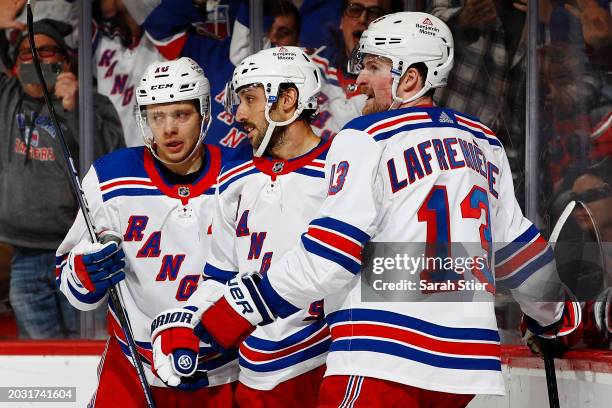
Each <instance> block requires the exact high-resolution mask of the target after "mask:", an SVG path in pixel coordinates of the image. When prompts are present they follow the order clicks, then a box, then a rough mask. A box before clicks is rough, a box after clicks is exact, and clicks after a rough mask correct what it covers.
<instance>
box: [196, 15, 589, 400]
mask: <svg viewBox="0 0 612 408" xmlns="http://www.w3.org/2000/svg"><path fill="white" fill-rule="evenodd" d="M356 51H357V52H356V53H355V55H354V58H353V64H352V65H353V67H354V68H356V69H360V72H359V77H358V79H357V84H358V85H359V86H362V87H363V88H364V91H365V93H366V95H367V97H368V99H367V101H366V105H365V108H364V113H365V114H366V115H365V116H362V117H360V118H357V119H355V120H353V121H351V122H349V123H348V124H347V125H346V126H345V127H344V129H343V130H342V131H340V133H339V134H338V135H337V136H336V137H335V139H334V141H333V142H332V145H331V147H330V150H329V153H328V155H327V158H326V161H325V172H326V180H327V182H328V185H329V190H328V196H327V198H326V199H325V201H324V203H323V206H322V208H321V209H320V211H319V213H318V215H317V216H316V217H315V219H314V220H313V221H311V222H310V224H309V226H308V229H307V231H306V233H304V234H303V235H302V237H301V242H300V244H299V245H297V246H296V247H294V248H293V249H292V250H290V251H288V252H287V253H285V255H284V256H283V257H282V258H281V259H276V260H275V262H274V263H273V264H272V265H271V267H270V269H269V270H268V272H267V273H266V275H265V276H264V278H263V280H261V281H259V278H258V277H257V276H256V275H249V274H240V275H239V276H237V277H236V278H235V279H232V280H231V281H230V282H229V283H228V285H227V286H226V288H225V290H224V291H223V295H222V297H221V298H220V300H218V301H216V299H215V298H214V296H211V298H210V299H209V301H210V302H211V303H214V305H213V306H211V307H209V308H208V309H207V310H205V311H204V313H203V315H202V318H201V324H202V326H203V327H204V328H205V331H206V332H207V333H205V334H207V335H208V336H209V337H210V338H211V339H212V340H213V341H214V342H216V343H217V344H218V345H219V346H220V347H222V348H227V347H230V346H231V345H233V344H236V343H237V342H238V341H240V340H241V339H243V338H244V337H245V336H246V335H247V334H249V333H251V331H252V330H253V326H255V325H265V324H267V323H269V322H270V321H272V320H274V319H275V317H276V316H278V317H284V316H287V315H290V314H292V313H295V312H296V311H297V310H299V309H302V308H305V307H307V305H308V304H309V303H310V302H312V301H313V300H315V299H320V298H324V301H325V312H326V319H327V322H328V324H329V326H330V331H331V336H332V343H331V345H330V352H329V354H328V357H327V361H326V364H327V371H326V374H325V379H324V380H323V384H322V387H321V391H320V395H319V398H320V401H319V404H320V405H319V406H321V407H338V406H343V407H344V406H347V407H348V406H351V407H387V406H396V407H424V406H427V407H464V406H466V405H467V404H468V402H469V401H470V400H471V399H472V398H473V396H474V394H503V392H504V386H503V380H502V376H501V362H500V346H499V335H498V332H497V327H496V322H495V314H494V309H493V302H492V296H491V297H490V298H489V300H490V301H488V302H486V301H485V302H478V303H471V302H461V303H457V302H449V301H445V302H427V303H424V302H367V301H364V300H363V299H362V286H366V287H367V286H368V280H367V279H364V276H363V273H365V272H366V269H364V270H363V272H362V271H361V256H362V248H363V246H364V244H366V243H368V242H371V243H372V244H379V245H382V243H383V242H392V243H396V244H401V243H404V244H403V245H404V246H406V245H407V243H418V242H421V243H428V244H429V245H435V244H437V246H434V248H436V249H440V250H443V249H444V248H449V247H450V243H452V242H462V243H470V242H471V243H477V244H478V245H479V246H480V245H482V251H484V255H482V256H481V260H484V263H483V264H481V266H480V267H479V268H476V267H474V268H471V272H470V273H472V274H473V276H474V277H480V279H481V283H483V284H484V285H485V287H487V288H488V289H489V290H491V291H493V290H494V285H495V282H494V279H493V276H492V272H493V270H494V271H495V275H496V280H497V282H498V283H500V284H501V283H503V284H505V285H506V286H507V287H509V288H510V289H511V291H512V292H513V294H514V296H515V298H516V299H517V300H518V301H519V303H520V305H521V307H522V309H523V311H524V312H525V315H526V316H528V317H526V318H525V319H526V322H527V325H528V327H529V328H530V330H531V331H532V332H534V333H537V334H539V335H541V336H545V337H549V338H556V339H557V341H559V342H562V341H567V340H568V339H569V338H570V337H571V336H570V334H572V333H576V332H577V331H579V329H580V311H579V308H578V307H577V305H576V303H574V302H571V301H567V302H566V301H565V296H564V291H563V287H562V286H561V284H560V283H559V280H558V276H557V274H556V270H555V266H554V263H553V262H554V258H553V254H552V251H551V249H550V247H549V246H548V245H547V243H546V242H545V241H544V239H543V238H542V237H541V235H540V233H539V232H538V230H537V229H536V227H535V226H534V225H533V224H532V223H531V222H530V221H529V220H527V219H526V218H525V217H524V216H523V215H522V213H521V210H520V207H519V205H518V203H517V202H516V199H515V197H514V192H513V186H512V177H511V173H510V168H509V166H508V159H507V157H506V155H505V153H504V150H503V147H502V145H501V143H500V142H499V140H498V139H497V138H496V137H495V135H494V134H493V133H492V132H491V131H490V130H489V129H488V128H487V127H486V126H484V125H483V124H481V123H480V122H479V121H478V120H477V119H475V118H470V117H467V116H465V115H463V114H461V113H459V112H455V111H452V110H449V109H443V108H438V107H434V106H432V93H433V90H434V89H435V88H437V87H442V86H444V85H445V84H446V79H447V77H448V74H449V71H450V70H451V68H452V63H453V38H452V35H451V32H450V30H449V29H448V27H447V26H446V25H445V24H444V23H443V22H442V21H440V20H439V19H438V18H435V17H433V16H431V15H428V14H425V13H410V12H403V13H395V14H390V15H388V16H385V17H382V18H379V19H377V20H375V21H374V22H372V23H371V24H370V25H369V27H368V30H367V31H366V32H365V33H364V34H363V36H362V37H361V39H360V42H359V48H358V50H356ZM372 244H370V245H372ZM419 272H426V271H425V270H421V271H419ZM432 272H435V270H433V271H432ZM439 272H445V271H443V270H442V271H439ZM448 272H449V276H452V275H453V274H455V276H456V275H457V274H456V273H455V271H454V270H449V271H448ZM478 272H480V273H478ZM425 275H426V274H425ZM417 276H419V274H417ZM405 278H409V275H408V274H406V276H405ZM544 293H545V296H542V295H543V294H544ZM406 294H407V295H410V293H409V292H406ZM416 295H418V294H416V293H415V296H416ZM434 295H435V296H442V295H443V294H442V293H437V294H436V293H434ZM480 295H482V296H484V295H486V293H484V294H483V293H480V294H479V296H480ZM489 295H490V294H489ZM533 300H546V302H534V301H533Z"/></svg>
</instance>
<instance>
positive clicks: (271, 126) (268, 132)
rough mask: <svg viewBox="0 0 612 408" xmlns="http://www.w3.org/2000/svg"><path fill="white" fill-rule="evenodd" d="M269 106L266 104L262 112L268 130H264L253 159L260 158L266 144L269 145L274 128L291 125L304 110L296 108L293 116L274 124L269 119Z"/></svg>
mask: <svg viewBox="0 0 612 408" xmlns="http://www.w3.org/2000/svg"><path fill="white" fill-rule="evenodd" d="M271 106H272V105H271V104H266V108H265V110H264V115H265V116H266V120H267V121H268V130H266V134H265V135H264V138H263V140H262V141H261V144H260V145H259V147H258V148H257V150H255V151H254V152H253V156H255V157H261V156H262V155H263V154H264V152H265V151H266V148H267V147H268V143H270V138H272V132H274V128H276V127H277V126H287V125H288V124H290V123H293V122H294V121H295V120H296V119H297V118H298V116H300V113H302V110H303V109H304V108H302V107H298V108H297V109H296V110H295V112H294V113H293V116H291V117H290V118H289V119H287V120H285V121H283V122H276V121H274V120H272V119H271V118H270V107H271Z"/></svg>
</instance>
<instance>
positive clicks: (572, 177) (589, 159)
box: [0, 0, 612, 348]
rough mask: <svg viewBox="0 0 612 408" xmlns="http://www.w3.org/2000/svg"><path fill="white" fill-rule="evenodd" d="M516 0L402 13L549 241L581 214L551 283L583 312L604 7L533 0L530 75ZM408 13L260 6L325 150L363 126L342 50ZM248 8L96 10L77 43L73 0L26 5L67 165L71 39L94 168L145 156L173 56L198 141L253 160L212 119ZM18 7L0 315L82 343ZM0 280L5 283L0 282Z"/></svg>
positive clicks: (523, 6)
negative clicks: (289, 61) (313, 81)
mask: <svg viewBox="0 0 612 408" xmlns="http://www.w3.org/2000/svg"><path fill="white" fill-rule="evenodd" d="M527 1H528V0H429V1H424V0H421V1H416V2H410V4H415V5H416V9H417V10H415V11H426V12H429V13H431V14H433V15H435V16H437V17H439V18H440V19H442V20H444V21H445V22H446V23H447V24H448V25H449V27H450V28H451V30H452V31H453V36H454V41H455V48H454V49H455V67H454V69H453V71H452V74H451V76H450V78H449V83H448V86H447V87H446V88H443V89H440V90H438V91H436V93H435V97H434V100H435V101H436V103H437V104H439V105H441V106H445V107H448V108H451V109H456V110H458V111H461V112H465V113H468V114H470V115H473V116H475V117H478V118H480V120H481V121H482V122H483V123H485V124H487V125H488V126H489V127H490V128H491V129H492V130H493V131H494V132H495V133H496V135H497V137H498V138H499V139H500V140H501V141H502V143H503V144H504V147H505V149H506V152H507V154H508V157H509V158H510V161H511V166H512V170H513V175H514V182H515V189H516V193H517V197H518V198H519V202H521V203H523V200H524V193H525V185H526V183H528V182H529V181H530V180H531V181H533V180H537V181H538V185H539V186H540V187H539V190H540V191H539V214H538V217H539V220H533V221H538V222H539V223H540V225H541V226H542V229H543V231H544V232H545V233H548V234H550V233H551V232H552V230H553V227H554V226H555V224H556V222H557V220H558V219H559V217H560V215H561V214H562V212H563V210H564V209H565V208H566V207H567V205H568V203H570V202H572V201H576V202H578V203H579V205H577V206H576V207H575V209H574V210H573V211H572V214H571V216H570V218H569V220H568V222H567V225H565V226H564V233H563V234H562V237H563V239H564V240H566V241H567V242H573V243H574V244H576V243H580V245H574V246H573V247H574V249H575V253H574V254H573V255H568V254H567V253H564V254H563V256H561V257H559V256H558V259H557V260H558V263H559V264H560V265H561V266H560V268H559V272H560V274H561V276H562V279H563V280H564V281H565V283H566V284H568V286H570V287H571V288H572V289H573V290H575V291H577V292H578V293H579V296H580V297H581V299H580V300H581V301H584V302H585V310H591V309H592V308H593V301H594V300H596V299H598V300H599V301H601V300H602V299H607V298H606V296H609V295H608V292H607V291H606V288H607V287H609V286H610V282H611V274H612V244H611V242H612V215H611V214H612V188H611V171H610V169H611V166H612V163H611V161H612V159H611V157H610V156H611V155H612V14H611V13H612V1H610V0H569V1H568V0H541V1H539V3H538V29H537V30H536V32H529V35H535V36H537V39H538V41H537V42H538V50H537V51H538V54H537V55H538V64H537V66H538V72H528V70H527V51H528V50H527V46H528V43H527V39H528V19H527V10H528V8H529V4H528V3H527ZM405 3H406V4H408V2H403V1H395V0H354V1H349V0H333V1H329V0H296V1H290V0H262V1H261V5H262V10H263V11H262V13H263V21H262V27H261V28H262V30H263V33H264V34H265V38H264V47H270V46H292V45H297V46H301V47H304V48H305V49H306V50H307V53H308V54H309V55H310V56H311V58H312V60H313V61H314V62H315V63H316V64H317V65H318V67H319V69H320V72H321V75H322V77H323V79H324V81H323V87H322V90H321V93H320V95H319V106H320V110H319V113H318V116H317V117H316V118H315V119H314V120H313V122H312V125H313V129H314V130H315V132H316V133H317V134H318V135H319V136H321V137H322V138H325V139H327V138H331V137H333V136H334V135H335V134H336V133H337V132H338V131H339V130H340V129H341V128H342V126H343V125H344V124H345V123H347V122H348V121H349V120H351V119H353V118H355V117H357V116H359V115H360V114H361V108H362V106H363V105H364V103H365V99H366V96H365V95H362V94H361V93H360V90H359V89H357V87H356V86H355V78H354V77H352V76H351V75H350V74H349V73H348V72H347V68H346V67H347V61H348V59H349V57H350V54H351V51H352V49H353V47H354V46H355V44H356V43H357V42H358V40H359V38H360V36H361V34H362V33H363V31H365V29H366V27H367V25H368V24H369V23H370V22H371V21H373V20H375V19H376V18H378V17H381V16H383V15H385V14H388V13H391V12H395V11H401V10H404V7H405ZM249 4H250V2H249V1H248V0H220V1H204V0H162V1H159V0H96V1H95V2H94V12H93V21H92V24H93V28H94V29H93V38H91V39H83V38H79V36H78V33H77V32H76V30H75V27H77V26H78V2H74V1H64V0H48V1H44V2H43V1H41V2H37V6H36V8H35V18H36V20H37V21H36V23H35V26H34V30H35V34H36V36H35V39H36V42H37V44H36V45H37V49H38V52H39V56H40V58H41V62H42V63H44V64H47V67H48V75H49V79H50V80H51V82H52V84H53V89H52V94H53V95H54V102H55V103H56V104H57V108H56V110H57V112H58V113H59V115H60V120H61V123H62V125H63V126H65V129H64V131H65V134H66V136H67V138H68V144H69V148H70V151H71V153H72V155H73V157H74V158H75V160H77V161H78V157H79V155H78V151H79V149H78V138H79V133H78V132H79V130H78V129H79V123H78V108H79V107H78V79H77V75H78V73H77V66H76V60H77V59H76V57H77V54H76V47H77V44H78V42H79V41H91V44H92V50H93V61H92V64H93V75H94V77H95V86H96V91H95V92H96V93H95V95H94V98H93V101H94V118H95V123H94V129H95V134H94V135H91V136H92V138H93V140H94V145H95V155H96V157H99V156H101V155H103V154H105V153H107V152H110V151H112V150H115V149H118V148H121V147H124V146H137V145H141V144H142V137H141V132H140V129H139V128H138V125H137V122H136V111H135V109H136V108H135V106H136V105H135V89H136V87H137V85H138V82H139V81H140V78H141V77H142V75H143V73H144V71H145V69H146V67H147V66H148V65H149V64H150V63H152V62H154V61H159V60H163V59H176V58H178V57H181V56H187V57H190V58H192V59H193V60H195V61H196V62H197V63H198V64H199V65H200V66H201V67H202V68H203V70H204V72H205V74H206V76H207V77H208V79H209V81H210V84H211V98H212V115H213V116H212V119H213V120H212V123H211V126H210V130H209V132H208V136H207V139H206V142H207V143H211V144H216V145H218V146H220V147H221V148H222V150H223V153H224V154H226V155H237V156H238V155H246V154H251V148H250V145H249V144H248V140H247V134H246V133H245V131H244V129H242V128H241V127H240V126H239V124H237V123H236V122H235V120H234V117H233V116H232V115H231V114H230V113H228V112H226V111H225V110H224V108H223V100H224V92H225V85H226V83H227V82H228V80H229V79H230V76H231V75H232V72H233V70H234V68H235V66H236V65H237V64H238V63H240V61H241V60H242V59H243V58H245V57H246V56H248V55H249V44H250V41H249V36H250V28H249V22H250V19H249ZM24 5H25V0H0V30H2V31H1V32H0V57H1V61H2V67H1V68H2V71H1V72H0V243H2V244H7V246H2V247H1V248H10V250H11V251H12V258H11V261H10V298H9V297H8V294H7V293H6V290H5V292H4V293H0V301H3V302H4V304H5V305H7V304H8V302H7V300H10V307H11V308H12V311H13V313H14V315H15V320H16V323H17V329H18V333H19V337H20V338H64V337H78V336H79V328H78V314H77V312H76V310H75V309H72V308H71V307H70V306H69V305H68V304H67V302H66V301H65V299H63V297H62V296H61V295H60V293H59V292H58V290H57V288H56V286H55V277H54V273H55V272H54V265H55V259H54V253H55V250H56V248H57V246H58V245H59V243H60V242H61V240H62V238H63V237H64V235H65V234H66V232H67V230H68V228H69V226H70V224H71V223H72V220H73V218H74V216H75V214H76V211H77V204H76V201H75V200H74V198H73V195H72V193H71V192H70V186H69V182H68V178H67V173H66V169H65V168H64V163H63V159H62V158H61V154H60V151H59V147H58V145H57V141H56V135H55V130H54V128H53V126H52V125H51V122H50V119H49V115H48V112H47V109H46V107H45V105H44V102H43V100H42V99H41V95H42V94H41V89H40V85H38V84H37V81H36V77H35V76H34V71H33V70H32V69H31V60H32V58H31V55H30V54H29V48H28V45H29V40H28V39H27V38H26V36H25V12H24ZM39 39H40V42H39ZM529 75H536V76H537V79H538V84H539V86H538V89H537V93H536V94H535V95H533V94H532V97H535V98H536V99H537V100H536V101H534V99H533V98H532V99H530V101H531V102H530V103H536V104H537V105H538V107H539V116H538V120H537V126H536V127H532V128H529V129H528V128H527V126H526V123H527V121H526V117H527V111H528V109H529V106H528V105H527V100H528V99H527V95H528V93H529V92H528V91H529V90H528V88H527V78H528V76H529ZM528 138H538V139H537V144H538V146H539V156H538V164H539V170H538V172H537V174H533V173H530V174H526V173H525V170H524V168H525V160H526V155H527V154H530V152H529V151H527V150H526V146H527V144H528V142H530V140H528ZM2 251H3V253H4V254H6V252H7V250H6V249H2ZM568 256H570V257H571V256H573V258H572V260H573V261H568V259H569V258H568ZM564 257H565V258H564ZM568 265H569V266H568ZM0 267H1V265H0ZM2 279H4V280H6V279H8V277H7V275H4V274H2V273H0V280H2ZM5 287H6V285H4V286H3V285H0V290H2V288H5ZM589 308H590V309H589ZM3 310H6V308H5V309H3V308H2V305H0V313H2V311H3ZM587 314H588V313H587ZM499 320H500V325H502V326H504V325H506V326H507V327H506V328H507V329H509V331H512V330H514V328H516V327H517V326H518V323H517V322H516V321H515V320H516V319H515V317H513V316H512V311H511V308H506V307H500V316H499ZM514 331H515V332H516V330H514ZM0 336H2V334H0ZM508 339H512V340H515V339H514V338H513V337H512V336H509V337H508ZM585 345H588V346H596V347H605V348H607V347H609V340H607V339H603V340H602V339H601V338H597V336H593V335H588V334H585Z"/></svg>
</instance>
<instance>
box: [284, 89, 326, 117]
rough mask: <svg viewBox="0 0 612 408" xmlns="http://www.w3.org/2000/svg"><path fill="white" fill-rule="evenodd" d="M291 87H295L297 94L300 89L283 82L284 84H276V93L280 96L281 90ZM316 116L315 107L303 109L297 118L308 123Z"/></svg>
mask: <svg viewBox="0 0 612 408" xmlns="http://www.w3.org/2000/svg"><path fill="white" fill-rule="evenodd" d="M291 88H293V89H295V91H296V92H297V93H298V95H299V93H300V91H299V90H298V89H297V87H296V86H295V85H293V84H290V83H284V84H280V85H279V86H278V93H279V96H280V95H281V94H282V93H283V92H285V91H287V90H288V89H291ZM316 116H317V110H316V109H304V110H303V111H302V113H300V116H298V118H297V120H304V121H306V123H310V122H312V121H313V119H314V118H315V117H316Z"/></svg>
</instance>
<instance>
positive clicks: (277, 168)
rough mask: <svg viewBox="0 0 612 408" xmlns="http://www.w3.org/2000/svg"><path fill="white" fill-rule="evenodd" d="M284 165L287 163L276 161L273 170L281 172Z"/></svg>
mask: <svg viewBox="0 0 612 408" xmlns="http://www.w3.org/2000/svg"><path fill="white" fill-rule="evenodd" d="M284 167H285V163H283V162H275V163H274V164H273V165H272V171H273V172H274V173H280V172H281V171H283V168H284Z"/></svg>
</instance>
